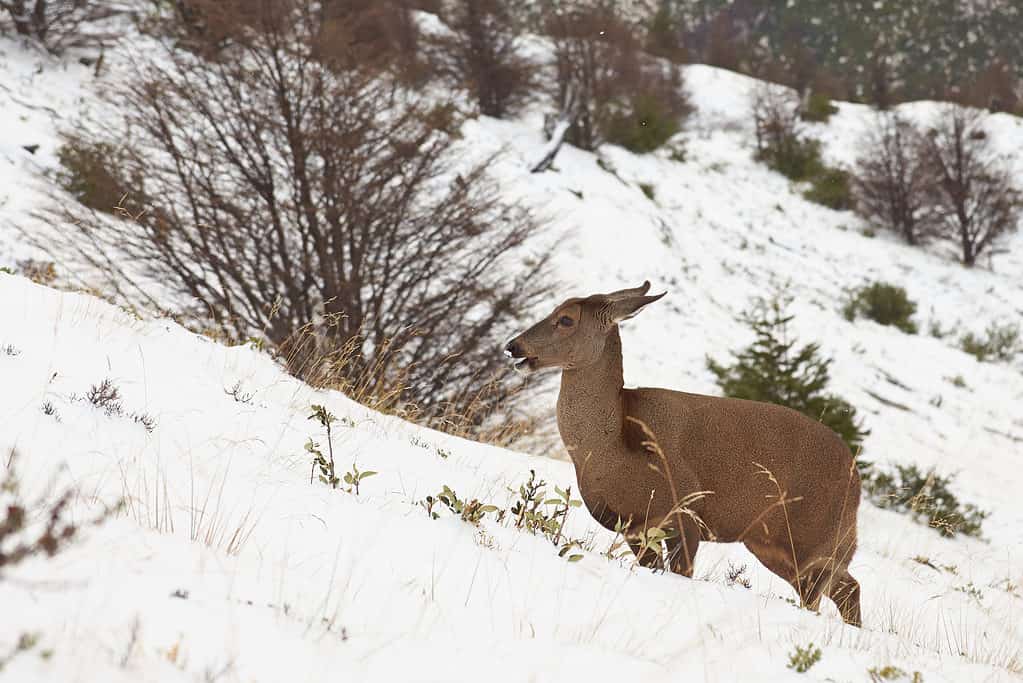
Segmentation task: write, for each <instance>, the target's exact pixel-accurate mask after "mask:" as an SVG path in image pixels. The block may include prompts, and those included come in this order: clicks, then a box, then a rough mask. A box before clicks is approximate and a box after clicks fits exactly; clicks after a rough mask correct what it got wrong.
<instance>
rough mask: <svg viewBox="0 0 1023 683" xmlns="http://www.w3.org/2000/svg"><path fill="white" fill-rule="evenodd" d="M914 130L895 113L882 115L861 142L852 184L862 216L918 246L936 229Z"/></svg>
mask: <svg viewBox="0 0 1023 683" xmlns="http://www.w3.org/2000/svg"><path fill="white" fill-rule="evenodd" d="M923 142H924V138H923V136H922V135H921V133H920V131H919V130H917V128H916V127H915V126H914V125H913V124H912V123H910V122H909V121H907V120H906V119H903V118H901V117H899V116H898V115H897V114H892V113H882V114H881V115H880V116H878V119H877V125H876V127H874V128H872V129H871V130H870V132H868V133H867V134H866V135H865V136H864V137H863V138H862V139H861V141H860V148H861V149H862V150H863V153H862V155H861V156H860V158H859V160H858V163H857V169H856V174H855V176H854V182H853V186H854V189H855V195H856V206H857V208H858V210H859V212H860V213H861V214H862V215H863V217H864V218H866V219H868V220H870V221H873V222H876V223H879V224H880V225H883V226H885V227H886V228H888V229H889V230H892V231H893V232H895V233H897V234H899V235H901V236H902V238H903V239H904V240H906V242H907V243H909V244H913V245H916V244H920V243H921V242H923V241H924V240H925V239H926V238H928V237H929V236H932V235H933V234H934V232H935V228H936V225H935V216H934V213H933V211H932V209H931V206H930V202H929V195H930V193H931V192H930V188H931V185H932V183H933V175H932V174H931V173H930V171H929V169H928V166H927V164H926V163H925V161H926V157H925V155H924V153H923V152H924V149H923Z"/></svg>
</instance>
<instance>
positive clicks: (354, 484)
mask: <svg viewBox="0 0 1023 683" xmlns="http://www.w3.org/2000/svg"><path fill="white" fill-rule="evenodd" d="M375 474H376V472H374V471H373V470H366V471H364V472H360V471H359V468H358V467H356V466H355V463H354V462H353V463H352V469H351V470H349V471H348V472H345V474H344V477H343V478H342V480H343V481H344V482H345V483H346V484H348V488H347V489H345V491H347V492H348V493H354V494H355V495H359V484H360V483H362V480H363V479H367V478H369V477H372V476H373V475H375Z"/></svg>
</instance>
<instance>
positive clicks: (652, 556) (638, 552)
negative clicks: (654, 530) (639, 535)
mask: <svg viewBox="0 0 1023 683" xmlns="http://www.w3.org/2000/svg"><path fill="white" fill-rule="evenodd" d="M626 541H627V542H628V543H629V548H631V549H632V554H633V555H635V556H636V562H638V563H639V564H640V566H643V567H646V568H647V569H654V570H658V569H659V570H661V571H663V570H664V551H663V550H662V548H661V545H660V544H659V543H658V544H657V548H656V550H655V549H653V548H650V547H649V546H647V545H645V544H643V543H642V542H641V541H638V540H634V539H632V538H626Z"/></svg>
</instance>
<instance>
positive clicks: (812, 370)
mask: <svg viewBox="0 0 1023 683" xmlns="http://www.w3.org/2000/svg"><path fill="white" fill-rule="evenodd" d="M787 303H788V302H787V301H784V300H782V299H780V298H775V299H773V300H772V301H769V302H764V301H759V302H757V304H756V305H755V306H754V307H753V309H751V310H749V311H746V312H745V313H744V314H743V316H742V320H743V322H745V323H746V324H747V325H749V326H750V327H751V328H752V329H753V332H754V333H755V335H756V339H755V341H754V342H753V343H752V344H751V345H750V346H749V347H747V348H746V349H743V350H742V351H738V352H733V355H734V356H735V361H734V363H732V364H731V365H730V366H724V365H720V364H718V363H717V362H715V361H714V360H713V359H712V358H709V357H708V358H707V368H708V369H709V370H710V371H711V372H712V373H714V375H715V376H716V377H717V382H718V385H719V386H720V387H721V390H722V392H723V393H724V395H725V396H730V397H732V398H744V399H749V400H752V401H765V402H768V403H777V404H779V405H783V406H787V407H789V408H792V409H793V410H798V411H799V412H801V413H803V414H804V415H807V416H808V417H811V418H813V419H814V420H819V421H820V422H822V423H823V424H825V425H826V426H828V427H830V428H831V429H832V430H834V431H835V432H836V433H837V434H838V435H839V436H840V437H841V438H842V440H843V441H845V443H846V445H847V446H848V447H849V450H850V451H852V452H853V453H854V454H856V453H858V452H859V450H860V448H861V447H862V444H863V439H864V438H865V437H866V436H867V434H869V433H870V432H869V431H867V430H866V429H864V428H863V424H862V422H861V421H859V420H857V418H856V409H855V408H854V407H853V406H852V405H851V404H849V402H848V401H845V400H844V399H842V398H840V397H838V396H836V395H834V394H830V393H827V392H826V388H827V385H828V382H829V381H830V374H829V371H828V366H829V365H830V364H831V359H829V358H822V357H821V356H820V346H818V345H817V344H807V345H805V346H803V347H802V348H797V347H796V342H795V340H791V339H789V337H788V333H787V330H788V324H789V322H790V321H791V320H792V318H793V316H791V315H786V314H785V310H784V308H785V305H786V304H787Z"/></svg>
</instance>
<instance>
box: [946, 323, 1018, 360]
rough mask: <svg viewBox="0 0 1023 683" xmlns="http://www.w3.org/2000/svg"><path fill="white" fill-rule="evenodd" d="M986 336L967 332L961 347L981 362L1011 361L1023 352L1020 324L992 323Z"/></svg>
mask: <svg viewBox="0 0 1023 683" xmlns="http://www.w3.org/2000/svg"><path fill="white" fill-rule="evenodd" d="M984 334H985V336H984V337H980V336H978V335H975V334H973V333H972V332H967V333H966V334H964V335H963V336H962V338H961V339H960V340H959V347H960V348H961V349H962V350H963V351H965V352H966V353H968V354H970V355H971V356H974V357H976V359H977V360H979V361H980V362H981V363H983V362H985V361H988V360H995V361H1002V362H1006V363H1008V362H1011V361H1012V359H1014V358H1015V357H1016V355H1017V354H1018V353H1020V352H1023V339H1021V336H1020V326H1019V324H1015V323H1005V324H1004V325H999V324H998V323H991V324H990V325H988V326H987V330H985V332H984Z"/></svg>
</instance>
